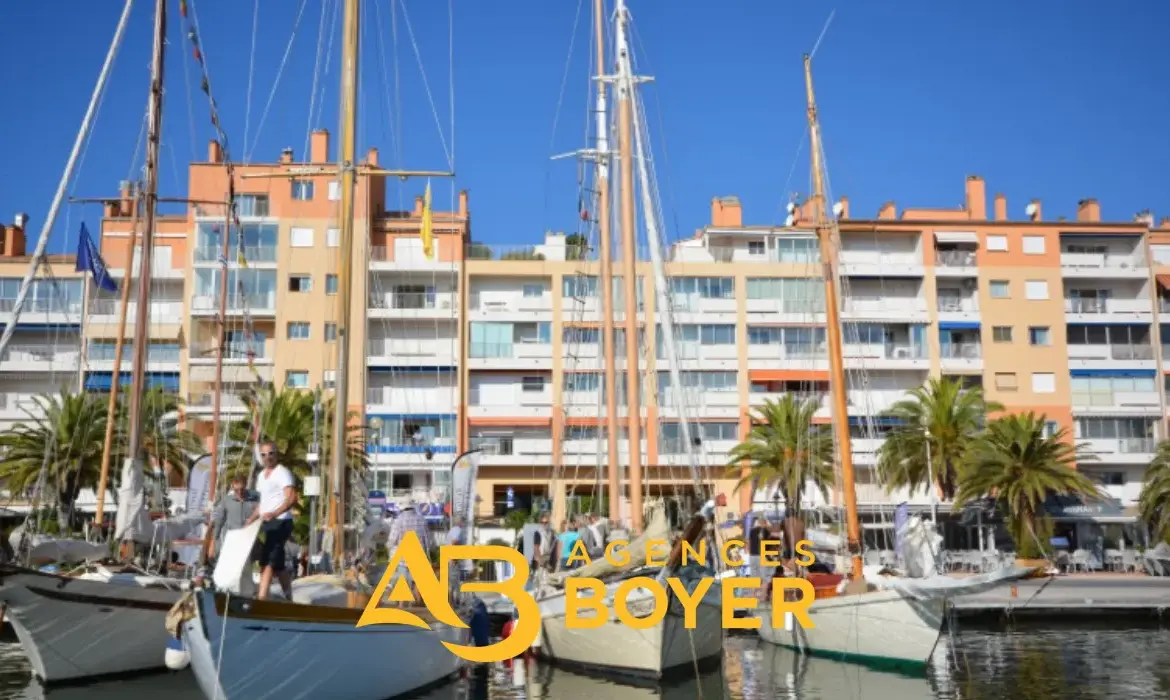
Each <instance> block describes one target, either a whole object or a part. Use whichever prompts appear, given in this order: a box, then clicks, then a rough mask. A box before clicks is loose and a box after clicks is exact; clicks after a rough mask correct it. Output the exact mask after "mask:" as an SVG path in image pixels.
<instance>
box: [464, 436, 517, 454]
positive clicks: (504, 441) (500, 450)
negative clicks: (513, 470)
mask: <svg viewBox="0 0 1170 700" xmlns="http://www.w3.org/2000/svg"><path fill="white" fill-rule="evenodd" d="M513 439H514V438H510V437H472V438H471V441H470V442H471V449H473V450H482V451H483V453H484V454H485V455H488V456H507V455H514V454H516V452H515V451H514V448H515V445H514V444H513Z"/></svg>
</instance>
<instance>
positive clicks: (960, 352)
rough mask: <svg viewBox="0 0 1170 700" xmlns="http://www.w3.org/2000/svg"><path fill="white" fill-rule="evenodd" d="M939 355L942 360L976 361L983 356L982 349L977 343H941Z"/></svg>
mask: <svg viewBox="0 0 1170 700" xmlns="http://www.w3.org/2000/svg"><path fill="white" fill-rule="evenodd" d="M939 355H940V356H941V357H942V359H944V360H947V359H952V360H977V359H979V358H980V357H982V356H983V349H982V347H981V346H980V345H979V343H943V344H942V345H940V346H939Z"/></svg>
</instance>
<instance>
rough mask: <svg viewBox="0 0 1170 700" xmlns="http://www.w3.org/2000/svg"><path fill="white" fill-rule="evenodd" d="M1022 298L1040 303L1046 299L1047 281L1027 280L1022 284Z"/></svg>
mask: <svg viewBox="0 0 1170 700" xmlns="http://www.w3.org/2000/svg"><path fill="white" fill-rule="evenodd" d="M1024 298H1025V299H1029V300H1032V301H1041V300H1044V299H1047V298H1048V281H1047V280H1028V281H1026V282H1024Z"/></svg>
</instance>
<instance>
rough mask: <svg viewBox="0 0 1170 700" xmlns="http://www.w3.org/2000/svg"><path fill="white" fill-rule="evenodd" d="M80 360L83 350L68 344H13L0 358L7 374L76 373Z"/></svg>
mask: <svg viewBox="0 0 1170 700" xmlns="http://www.w3.org/2000/svg"><path fill="white" fill-rule="evenodd" d="M80 360H81V349H80V348H79V347H78V346H77V345H70V344H68V343H62V344H60V345H50V344H47V343H13V344H11V345H9V346H8V347H7V348H5V349H4V355H3V356H2V357H0V362H3V363H4V370H5V371H6V372H67V371H76V370H77V369H78V362H79V361H80Z"/></svg>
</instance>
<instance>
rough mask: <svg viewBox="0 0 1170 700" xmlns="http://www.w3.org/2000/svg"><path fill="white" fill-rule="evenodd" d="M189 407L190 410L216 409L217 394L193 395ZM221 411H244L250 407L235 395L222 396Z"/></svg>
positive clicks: (189, 398) (188, 403) (190, 397)
mask: <svg viewBox="0 0 1170 700" xmlns="http://www.w3.org/2000/svg"><path fill="white" fill-rule="evenodd" d="M187 406H189V407H190V408H214V407H215V394H207V393H203V394H191V395H190V396H189V397H188V399H187ZM219 407H220V410H224V409H227V410H237V411H238V410H242V409H245V408H247V407H248V405H247V404H246V403H244V401H243V399H241V398H240V397H238V396H236V395H234V394H226V393H225V394H220V400H219Z"/></svg>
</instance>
